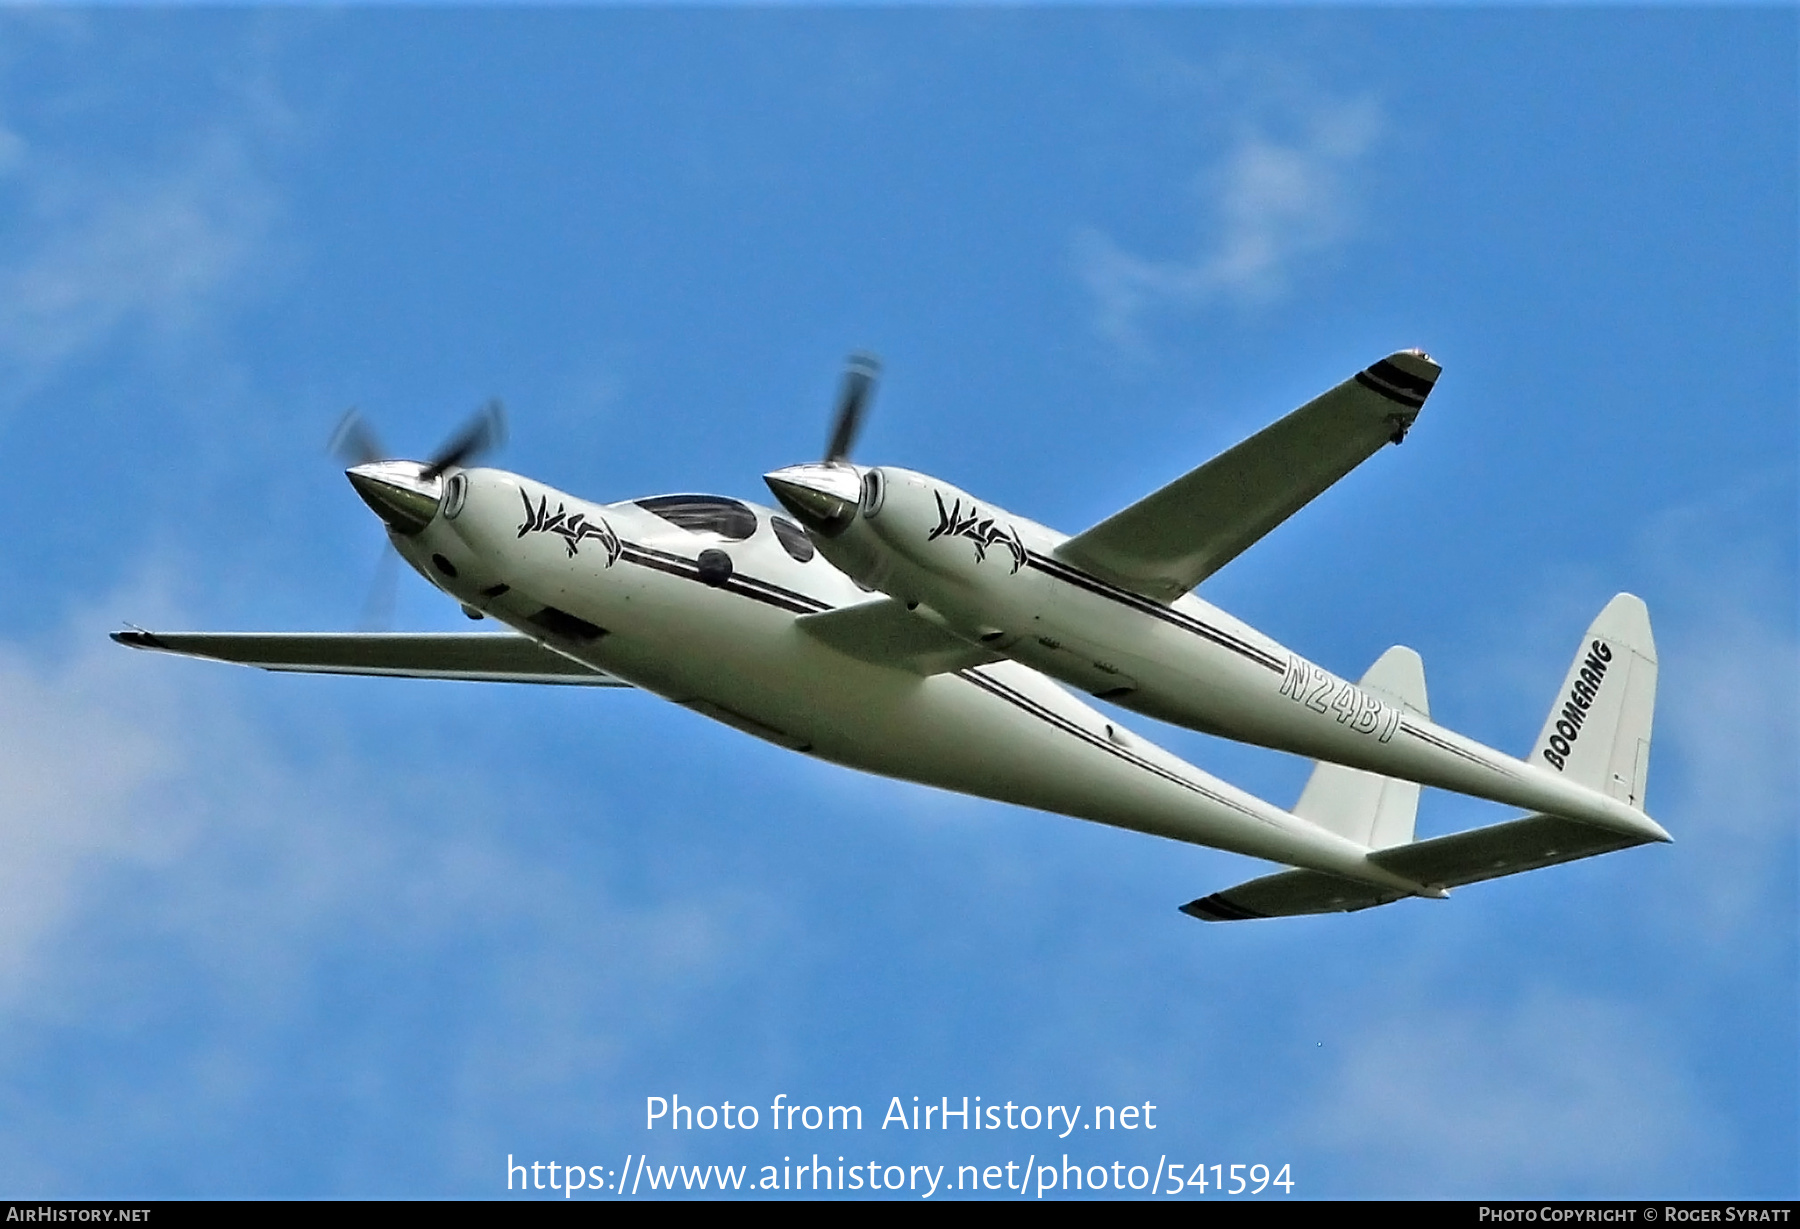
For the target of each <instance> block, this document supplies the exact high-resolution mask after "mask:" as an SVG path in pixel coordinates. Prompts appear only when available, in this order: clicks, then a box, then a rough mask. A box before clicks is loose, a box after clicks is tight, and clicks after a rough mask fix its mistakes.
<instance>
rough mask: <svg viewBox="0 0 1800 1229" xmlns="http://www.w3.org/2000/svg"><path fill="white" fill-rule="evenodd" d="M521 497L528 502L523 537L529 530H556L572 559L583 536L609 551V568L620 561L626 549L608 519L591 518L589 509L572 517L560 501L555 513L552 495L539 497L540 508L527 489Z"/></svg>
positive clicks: (607, 553)
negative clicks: (607, 521) (588, 517)
mask: <svg viewBox="0 0 1800 1229" xmlns="http://www.w3.org/2000/svg"><path fill="white" fill-rule="evenodd" d="M519 498H520V499H523V500H524V501H525V523H524V524H523V525H520V526H519V536H520V537H521V538H522V537H524V536H525V535H526V534H528V533H553V534H555V535H556V536H557V537H559V538H561V539H562V540H563V545H564V546H566V547H568V549H569V558H571V559H573V558H574V557H575V556H576V554H577V553H579V551H580V548H581V543H582V541H583V539H586V538H593V539H595V540H597V541H598V542H599V543H600V546H601V548H602V549H603V550H605V551H606V566H607V567H609V568H610V567H611V566H612V565H613V564H615V563H617V562H618V561H619V552H620V550H621V549H622V548H621V546H620V545H619V535H618V534H616V533H614V532H613V531H612V526H611V525H608V524H607V523H606V521H605V520H603V519H596V520H591V521H590V520H588V519H587V513H585V512H577V513H576V514H575V515H574V516H570V515H568V514H567V512H566V511H565V510H564V505H562V504H560V503H559V504H557V505H556V511H555V512H554V513H552V512H551V511H550V497H549V496H548V495H542V496H539V497H538V505H537V507H536V508H533V507H532V506H531V496H529V495H527V494H526V493H525V492H524V491H520V492H519Z"/></svg>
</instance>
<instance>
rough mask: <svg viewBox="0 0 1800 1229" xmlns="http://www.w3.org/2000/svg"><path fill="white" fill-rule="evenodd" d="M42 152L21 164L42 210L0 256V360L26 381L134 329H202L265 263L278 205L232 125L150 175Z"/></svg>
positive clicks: (17, 186)
mask: <svg viewBox="0 0 1800 1229" xmlns="http://www.w3.org/2000/svg"><path fill="white" fill-rule="evenodd" d="M4 153H5V151H4V149H3V148H0V155H4ZM34 161H35V159H34V158H32V157H31V156H30V155H20V156H19V157H18V159H17V162H16V169H15V172H14V176H13V184H12V186H13V189H14V190H16V191H19V192H21V193H23V194H24V195H25V196H26V197H27V198H28V201H29V209H28V211H27V212H28V213H29V215H30V217H31V220H30V222H28V223H27V224H26V226H25V227H24V228H23V229H24V233H23V234H22V235H20V236H18V237H17V242H16V245H15V246H13V250H12V251H11V252H10V253H9V256H8V258H7V259H6V260H5V263H4V264H0V360H3V361H4V364H5V368H6V369H7V370H6V375H7V376H8V377H10V379H9V381H8V382H9V383H12V384H14V385H15V389H16V388H20V387H22V388H25V389H29V388H30V387H32V386H34V385H36V384H37V383H39V382H40V381H41V380H43V379H44V378H45V377H46V376H47V375H49V374H50V373H51V372H53V371H54V370H55V369H56V368H57V367H59V366H60V365H62V364H64V363H66V362H69V361H71V360H73V359H75V358H78V357H79V356H81V355H83V354H85V353H88V352H90V351H92V350H93V349H95V348H96V347H98V346H100V345H103V344H105V343H106V342H108V341H110V340H112V339H114V338H115V337H116V336H118V335H119V334H120V333H122V332H124V331H126V330H132V329H135V330H139V331H141V332H142V333H145V334H149V335H151V336H153V337H155V338H159V339H167V338H171V337H180V336H182V335H185V334H187V333H190V332H192V331H193V330H194V329H195V328H196V327H198V326H200V325H201V324H202V323H203V322H204V321H205V319H206V318H207V316H208V313H209V312H211V311H212V310H213V309H215V308H216V307H217V306H219V305H220V304H221V303H222V302H223V301H224V300H225V299H226V298H227V297H228V296H229V295H231V294H232V293H234V292H235V291H237V290H239V289H241V287H242V285H243V283H244V281H245V279H246V278H247V276H248V275H249V274H250V273H251V272H252V271H253V270H254V269H255V268H256V267H257V265H258V261H259V258H260V256H261V255H262V248H263V245H264V243H265V242H266V240H267V237H268V232H269V229H270V225H271V222H272V219H273V217H274V215H275V213H276V204H275V198H274V194H273V193H272V192H271V191H270V189H269V187H268V185H267V184H266V182H265V181H264V180H263V178H262V177H261V175H260V174H259V173H258V172H257V171H256V170H255V168H254V166H253V163H252V159H251V157H250V155H249V153H248V152H247V150H246V148H245V141H244V138H243V137H242V136H241V135H240V134H238V133H234V132H230V131H220V132H215V133H211V134H209V135H207V136H205V137H204V138H202V139H201V140H199V141H198V142H197V143H196V144H195V146H194V148H193V149H192V150H191V151H190V152H189V153H188V154H187V155H186V156H185V157H184V158H183V159H182V160H181V161H179V162H178V163H177V164H176V165H173V166H169V167H163V168H159V169H157V170H155V171H153V172H149V173H145V174H139V175H131V174H121V173H117V172H116V171H114V172H108V171H97V170H88V169H83V170H75V169H72V168H68V167H59V168H55V169H39V168H38V167H36V166H34Z"/></svg>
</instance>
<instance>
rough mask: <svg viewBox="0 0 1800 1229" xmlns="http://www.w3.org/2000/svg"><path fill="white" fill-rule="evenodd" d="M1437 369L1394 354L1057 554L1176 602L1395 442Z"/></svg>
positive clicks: (1408, 354) (1414, 354) (1412, 353)
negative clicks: (1382, 448)
mask: <svg viewBox="0 0 1800 1229" xmlns="http://www.w3.org/2000/svg"><path fill="white" fill-rule="evenodd" d="M1439 370H1440V369H1439V367H1438V365H1437V364H1436V363H1434V362H1432V361H1431V359H1430V358H1428V357H1426V355H1425V354H1423V353H1422V352H1420V351H1418V350H1402V351H1400V352H1399V353H1396V354H1390V355H1388V356H1387V357H1386V358H1384V359H1380V360H1378V361H1377V362H1375V363H1374V364H1372V365H1370V366H1369V367H1366V368H1364V369H1363V370H1362V371H1359V372H1357V373H1356V374H1355V375H1354V376H1352V377H1350V378H1349V379H1348V380H1345V381H1344V382H1343V383H1342V384H1340V385H1338V386H1337V387H1336V388H1334V389H1332V390H1331V391H1330V392H1328V393H1324V394H1322V395H1320V396H1318V397H1314V398H1313V399H1312V400H1311V401H1309V402H1307V403H1306V404H1305V405H1303V406H1301V407H1300V408H1299V409H1297V410H1295V411H1294V412H1293V413H1291V414H1289V415H1288V416H1287V417H1286V418H1283V419H1281V420H1280V421H1279V422H1277V423H1274V424H1273V425H1271V426H1268V427H1265V428H1264V429H1263V430H1261V431H1258V432H1257V433H1256V434H1255V435H1253V436H1251V437H1250V438H1249V439H1247V440H1245V441H1244V442H1243V443H1241V444H1239V445H1237V446H1236V447H1235V448H1232V449H1229V450H1228V451H1226V452H1222V453H1220V454H1219V455H1218V456H1216V457H1214V458H1213V459H1212V460H1210V461H1208V462H1207V463H1206V464H1205V465H1202V466H1201V467H1200V468H1199V469H1196V470H1194V471H1193V472H1192V473H1190V474H1188V475H1186V476H1185V477H1182V478H1177V479H1176V480H1175V481H1174V482H1171V483H1170V484H1169V485H1168V486H1165V487H1163V488H1162V489H1161V490H1160V491H1156V492H1154V493H1153V494H1150V495H1146V496H1145V497H1144V498H1143V499H1140V500H1138V502H1136V503H1135V504H1132V505H1131V506H1130V507H1129V508H1126V509H1124V510H1123V511H1120V512H1116V513H1114V514H1113V515H1112V516H1109V517H1107V518H1106V519H1105V520H1103V521H1101V522H1100V523H1099V524H1098V525H1095V526H1094V527H1093V528H1091V529H1089V530H1087V531H1085V532H1083V533H1079V534H1076V535H1075V536H1074V537H1072V538H1070V539H1069V540H1068V541H1066V542H1064V543H1063V544H1062V545H1060V546H1058V547H1057V548H1056V555H1057V557H1058V558H1059V559H1062V560H1064V561H1065V562H1068V563H1071V564H1074V565H1075V566H1076V567H1078V568H1083V569H1086V570H1087V571H1090V572H1093V573H1095V574H1096V575H1098V576H1102V577H1105V578H1106V579H1107V580H1110V581H1112V582H1113V583H1114V584H1117V585H1122V586H1123V587H1125V588H1127V589H1130V590H1132V591H1133V592H1134V593H1141V594H1143V595H1144V596H1145V597H1149V598H1154V599H1155V600H1157V601H1159V602H1171V601H1174V600H1175V599H1176V598H1178V597H1180V596H1181V595H1182V594H1183V593H1186V592H1187V591H1188V590H1189V589H1192V588H1193V587H1194V586H1195V585H1197V584H1199V583H1200V582H1201V581H1203V580H1205V579H1206V578H1207V577H1208V576H1211V575H1212V574H1213V573H1214V572H1216V571H1218V570H1219V569H1220V568H1222V567H1224V566H1225V565H1226V564H1227V563H1229V562H1231V561H1232V560H1233V559H1235V558H1237V556H1238V555H1240V554H1242V553H1243V552H1244V551H1245V550H1246V549H1247V548H1248V547H1250V546H1251V545H1252V544H1253V543H1255V542H1256V541H1257V539H1259V538H1261V537H1262V536H1263V535H1264V534H1266V533H1268V532H1269V531H1270V530H1271V529H1273V528H1275V526H1277V525H1279V524H1281V522H1283V521H1285V520H1287V518H1288V517H1290V516H1292V515H1293V514H1294V513H1296V512H1298V511H1299V510H1300V509H1301V508H1303V507H1305V506H1306V505H1307V504H1308V503H1311V502H1312V500H1313V499H1315V498H1316V497H1317V496H1318V495H1319V494H1320V493H1321V492H1323V491H1324V490H1325V489H1326V488H1327V487H1329V486H1331V484H1332V483H1334V482H1336V481H1337V480H1338V479H1340V478H1342V477H1343V476H1344V475H1345V474H1348V473H1349V472H1350V471H1351V470H1353V469H1355V468H1356V467H1357V466H1358V465H1361V464H1362V463H1363V462H1364V461H1366V460H1367V459H1368V458H1369V457H1371V456H1373V455H1374V454H1375V452H1376V451H1378V450H1379V449H1380V448H1381V447H1382V446H1383V445H1385V444H1388V443H1395V444H1398V443H1399V442H1400V440H1401V439H1402V438H1403V437H1404V436H1405V435H1406V432H1407V429H1408V428H1410V427H1411V426H1412V423H1413V419H1415V418H1417V417H1418V414H1419V410H1420V408H1421V407H1422V406H1424V404H1425V398H1427V397H1429V396H1430V395H1431V390H1432V387H1433V385H1435V384H1436V383H1437V378H1438V373H1439Z"/></svg>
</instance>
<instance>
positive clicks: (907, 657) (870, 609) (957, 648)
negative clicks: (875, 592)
mask: <svg viewBox="0 0 1800 1229" xmlns="http://www.w3.org/2000/svg"><path fill="white" fill-rule="evenodd" d="M794 623H795V626H797V627H799V628H800V630H801V631H803V632H805V633H806V634H807V635H809V636H812V637H814V638H815V639H817V640H819V641H821V642H822V643H824V644H828V645H830V646H831V647H832V648H834V649H836V650H837V651H838V652H840V653H843V654H845V655H846V656H849V657H854V658H856V659H857V660H858V661H866V662H871V663H873V664H875V665H877V666H892V667H894V668H895V669H897V670H907V671H910V672H912V673H914V674H922V675H931V674H950V673H952V672H954V671H957V670H966V669H968V668H969V667H970V666H985V665H987V664H989V663H990V662H996V661H1000V660H1002V659H1001V657H1000V655H999V654H998V653H993V652H990V651H988V650H987V649H984V648H982V647H980V646H979V645H974V644H970V643H969V642H968V641H967V640H963V639H961V638H960V637H958V636H955V635H953V634H951V633H950V632H947V631H945V630H944V629H943V628H941V627H939V626H938V625H937V624H935V623H932V622H930V621H929V620H927V619H925V618H924V617H922V616H921V615H919V614H917V613H916V612H914V611H911V610H908V609H907V608H906V605H905V603H903V602H899V601H896V600H895V599H893V598H891V597H889V598H880V599H878V600H876V601H872V602H858V603H857V604H856V605H854V606H840V607H839V608H838V609H836V610H827V611H822V612H821V613H819V614H809V615H801V616H800V617H799V618H798V619H795V620H794Z"/></svg>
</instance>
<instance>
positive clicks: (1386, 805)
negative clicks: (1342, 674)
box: [1294, 644, 1431, 849]
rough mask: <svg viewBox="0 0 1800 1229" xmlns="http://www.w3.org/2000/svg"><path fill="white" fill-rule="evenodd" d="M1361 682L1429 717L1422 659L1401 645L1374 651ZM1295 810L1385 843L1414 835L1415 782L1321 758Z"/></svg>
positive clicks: (1370, 843)
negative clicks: (1372, 658)
mask: <svg viewBox="0 0 1800 1229" xmlns="http://www.w3.org/2000/svg"><path fill="white" fill-rule="evenodd" d="M1361 686H1362V689H1363V690H1364V691H1366V692H1369V693H1370V694H1372V695H1376V696H1379V697H1381V698H1382V699H1383V700H1386V701H1387V702H1388V703H1389V704H1392V705H1393V706H1394V707H1396V708H1398V709H1400V710H1401V711H1403V712H1406V713H1410V714H1412V715H1413V716H1416V717H1421V718H1425V719H1427V720H1429V719H1430V717H1431V710H1430V706H1429V705H1428V704H1427V702H1426V699H1425V663H1424V662H1422V661H1420V660H1419V655H1418V654H1417V653H1415V652H1414V651H1413V650H1411V649H1409V648H1407V647H1406V646H1405V645H1401V644H1397V645H1395V646H1394V647H1393V648H1391V649H1389V650H1388V651H1387V652H1385V653H1383V654H1382V655H1381V656H1380V657H1378V658H1377V659H1376V660H1375V664H1374V665H1372V666H1370V667H1369V671H1368V673H1367V674H1365V675H1363V677H1362V684H1361ZM1294 814H1296V815H1298V816H1299V817H1300V818H1301V819H1305V820H1310V821H1311V822H1313V823H1315V824H1318V825H1319V826H1320V827H1321V828H1324V829H1325V830H1326V831H1328V832H1335V833H1337V834H1338V835H1339V836H1341V837H1344V838H1345V839H1346V840H1351V841H1355V842H1356V843H1357V844H1358V845H1365V846H1367V847H1368V848H1370V849H1386V848H1387V847H1389V846H1390V845H1404V844H1406V843H1407V842H1408V841H1410V840H1412V839H1413V823H1414V820H1415V819H1416V818H1417V817H1418V814H1419V787H1418V785H1417V783H1415V782H1412V781H1399V780H1396V779H1394V778H1393V777H1383V776H1377V775H1376V774H1375V773H1372V772H1364V771H1363V770H1362V769H1360V768H1347V767H1345V766H1344V765H1342V764H1333V763H1330V762H1329V761H1326V760H1320V761H1319V763H1318V764H1317V765H1316V766H1315V767H1314V768H1313V771H1312V776H1310V777H1308V778H1307V781H1306V788H1305V789H1303V790H1301V791H1300V801H1299V802H1297V803H1295V804H1294Z"/></svg>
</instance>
